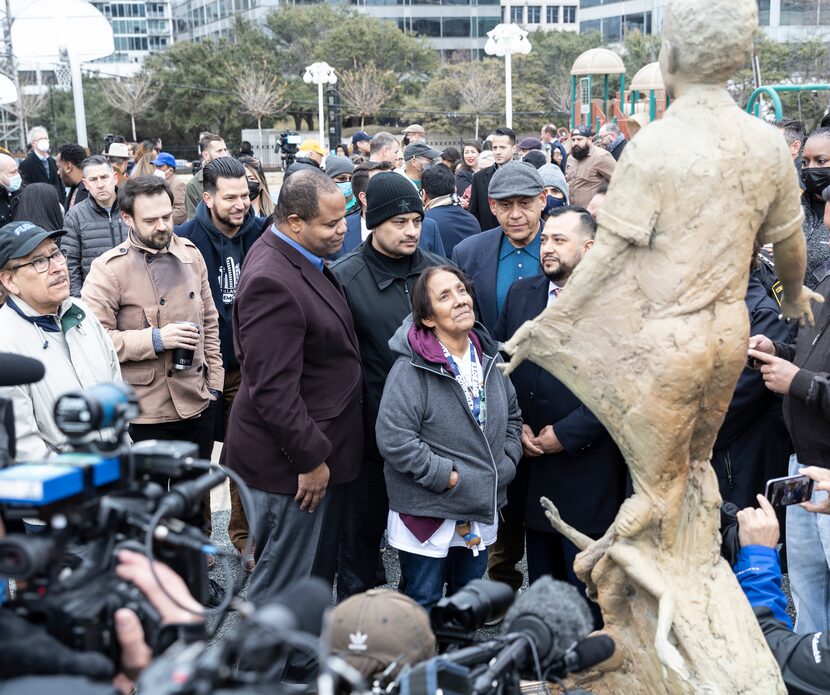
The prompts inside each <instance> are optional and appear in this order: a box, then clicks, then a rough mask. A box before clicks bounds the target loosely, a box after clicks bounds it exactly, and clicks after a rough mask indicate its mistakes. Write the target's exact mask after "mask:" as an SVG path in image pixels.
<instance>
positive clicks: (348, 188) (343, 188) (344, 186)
mask: <svg viewBox="0 0 830 695" xmlns="http://www.w3.org/2000/svg"><path fill="white" fill-rule="evenodd" d="M337 187H338V188H339V189H340V192H341V193H342V194H343V197H344V198H345V199H346V200H348V199H349V198H351V197H352V195H353V193H352V182H351V181H338V182H337Z"/></svg>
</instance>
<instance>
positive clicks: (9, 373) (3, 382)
mask: <svg viewBox="0 0 830 695" xmlns="http://www.w3.org/2000/svg"><path fill="white" fill-rule="evenodd" d="M45 373H46V368H45V367H44V366H43V362H41V361H40V360H35V359H32V358H31V357H23V355H15V354H13V353H11V352H2V353H0V386H22V385H23V384H34V383H35V382H37V381H40V380H41V379H42V378H43V375H44V374H45Z"/></svg>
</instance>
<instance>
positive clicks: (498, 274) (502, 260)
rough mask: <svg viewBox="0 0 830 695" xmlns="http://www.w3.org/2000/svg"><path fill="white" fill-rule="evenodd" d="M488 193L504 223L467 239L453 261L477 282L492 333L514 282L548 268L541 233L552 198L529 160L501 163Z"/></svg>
mask: <svg viewBox="0 0 830 695" xmlns="http://www.w3.org/2000/svg"><path fill="white" fill-rule="evenodd" d="M487 195H488V202H489V204H490V210H491V211H492V213H493V215H495V217H496V219H497V220H498V223H499V226H498V227H494V228H493V229H490V230H488V231H486V232H482V233H481V234H476V235H475V236H472V237H470V238H468V239H465V240H464V241H462V242H461V243H460V244H458V245H457V246H456V247H455V249H453V252H452V260H453V262H454V263H455V264H456V265H458V267H459V268H461V269H462V270H463V271H464V272H465V273H466V274H467V276H468V277H469V278H470V279H471V280H472V281H473V285H474V289H475V293H476V299H477V300H478V304H479V307H480V309H481V317H480V318H481V322H482V323H483V324H484V325H485V327H486V328H487V330H488V331H491V332H492V330H493V328H494V327H495V325H496V321H497V320H498V317H499V313H500V312H501V308H502V305H503V304H504V300H505V298H506V297H507V291H508V290H509V289H510V285H512V284H513V283H514V282H515V281H516V280H519V279H521V278H526V277H533V276H534V275H539V273H541V272H542V267H541V265H540V262H539V231H540V229H541V219H542V210H544V209H545V204H546V198H547V196H546V194H545V184H544V183H543V181H542V177H541V176H539V172H538V171H537V170H536V168H535V167H534V166H533V165H531V164H527V163H525V162H507V163H506V164H503V165H502V166H500V167H499V168H498V169H497V170H496V172H495V173H494V174H493V178H492V179H490V186H489V188H488V194H487Z"/></svg>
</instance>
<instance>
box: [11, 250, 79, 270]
mask: <svg viewBox="0 0 830 695" xmlns="http://www.w3.org/2000/svg"><path fill="white" fill-rule="evenodd" d="M52 261H55V263H56V264H57V265H66V254H64V252H63V251H61V250H60V249H58V250H57V251H55V253H53V254H52V255H51V256H41V257H40V258H35V260H33V261H29V262H28V263H21V264H20V265H16V266H15V267H14V268H12V270H20V269H21V268H25V267H26V266H27V265H30V266H32V268H34V269H35V272H37V273H45V272H46V271H47V270H49V266H50V265H51V264H52Z"/></svg>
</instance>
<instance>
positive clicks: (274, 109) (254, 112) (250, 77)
mask: <svg viewBox="0 0 830 695" xmlns="http://www.w3.org/2000/svg"><path fill="white" fill-rule="evenodd" d="M236 98H237V99H239V103H240V104H241V106H242V110H243V111H244V112H245V113H249V114H251V116H253V117H254V118H256V124H257V130H258V131H259V147H260V150H261V149H262V147H263V142H262V119H263V118H267V117H268V116H273V115H274V114H276V113H278V112H280V111H282V110H283V109H285V108H286V107H287V106H288V100H287V99H286V97H285V90H284V88H283V86H282V85H281V84H280V81H279V79H278V78H277V77H264V76H263V75H262V74H261V72H255V71H254V70H249V71H247V72H244V73H242V74H240V75H239V76H238V77H237V81H236Z"/></svg>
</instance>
